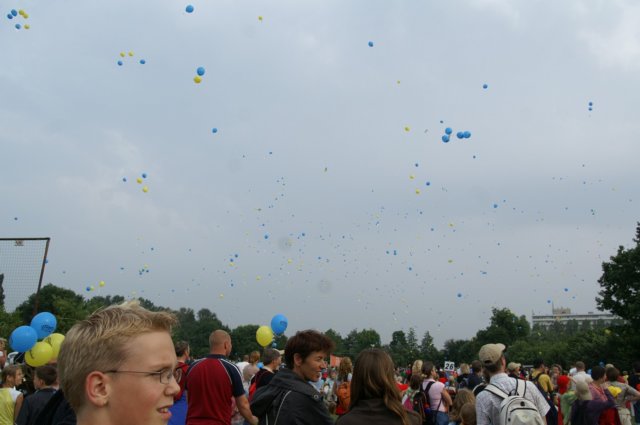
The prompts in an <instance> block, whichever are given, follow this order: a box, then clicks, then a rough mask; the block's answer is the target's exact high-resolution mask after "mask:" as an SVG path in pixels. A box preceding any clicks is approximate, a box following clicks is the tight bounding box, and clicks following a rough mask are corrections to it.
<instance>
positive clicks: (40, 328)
mask: <svg viewBox="0 0 640 425" xmlns="http://www.w3.org/2000/svg"><path fill="white" fill-rule="evenodd" d="M57 326H58V321H57V320H56V316H54V315H53V314H51V313H49V312H46V311H44V312H42V313H38V314H36V315H35V316H34V317H33V319H31V327H32V328H33V329H35V331H36V334H37V335H38V339H42V338H46V337H48V336H49V335H51V334H52V333H53V332H54V331H55V330H56V327H57Z"/></svg>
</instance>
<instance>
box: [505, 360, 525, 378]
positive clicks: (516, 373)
mask: <svg viewBox="0 0 640 425" xmlns="http://www.w3.org/2000/svg"><path fill="white" fill-rule="evenodd" d="M521 367H522V365H521V364H520V363H516V362H510V363H509V364H508V365H507V371H508V372H509V378H516V379H522V377H521V376H520V368H521Z"/></svg>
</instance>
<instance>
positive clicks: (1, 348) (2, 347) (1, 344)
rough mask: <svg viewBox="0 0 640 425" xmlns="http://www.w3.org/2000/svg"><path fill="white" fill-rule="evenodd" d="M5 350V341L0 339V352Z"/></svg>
mask: <svg viewBox="0 0 640 425" xmlns="http://www.w3.org/2000/svg"><path fill="white" fill-rule="evenodd" d="M5 348H7V340H6V339H4V338H0V351H4V350H5Z"/></svg>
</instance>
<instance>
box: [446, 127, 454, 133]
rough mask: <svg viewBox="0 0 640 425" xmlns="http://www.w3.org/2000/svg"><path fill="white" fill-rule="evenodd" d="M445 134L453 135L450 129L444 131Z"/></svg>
mask: <svg viewBox="0 0 640 425" xmlns="http://www.w3.org/2000/svg"><path fill="white" fill-rule="evenodd" d="M444 132H445V134H451V133H453V130H451V127H447V128H445V129H444Z"/></svg>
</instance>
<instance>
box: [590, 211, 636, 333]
mask: <svg viewBox="0 0 640 425" xmlns="http://www.w3.org/2000/svg"><path fill="white" fill-rule="evenodd" d="M634 242H635V243H636V246H635V247H633V248H629V249H625V248H624V247H623V246H622V245H620V246H619V247H618V252H617V254H616V255H614V256H613V257H611V258H610V260H611V261H610V262H604V263H602V276H601V277H600V279H598V283H599V284H600V287H601V288H602V290H601V291H600V292H599V297H597V298H596V302H597V303H598V308H600V309H601V310H607V311H611V312H612V313H613V314H616V315H618V316H620V317H621V318H623V319H625V320H628V321H629V325H630V326H632V327H634V328H635V329H638V328H639V327H640V222H639V223H637V227H636V237H635V239H634Z"/></svg>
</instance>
